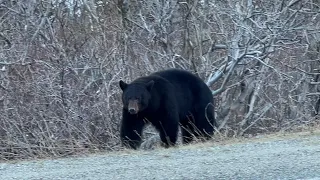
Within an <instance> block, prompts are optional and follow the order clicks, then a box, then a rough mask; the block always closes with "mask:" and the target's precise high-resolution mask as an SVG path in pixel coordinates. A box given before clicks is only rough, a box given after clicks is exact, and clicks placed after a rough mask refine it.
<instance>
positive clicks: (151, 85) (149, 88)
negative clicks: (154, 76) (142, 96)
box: [147, 80, 154, 92]
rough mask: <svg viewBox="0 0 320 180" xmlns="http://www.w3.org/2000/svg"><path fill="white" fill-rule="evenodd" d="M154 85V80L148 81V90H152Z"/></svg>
mask: <svg viewBox="0 0 320 180" xmlns="http://www.w3.org/2000/svg"><path fill="white" fill-rule="evenodd" d="M153 85H154V81H153V80H151V81H149V82H148V83H147V90H148V91H149V92H150V91H151V90H152V88H153Z"/></svg>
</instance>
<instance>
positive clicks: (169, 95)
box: [119, 69, 216, 149]
mask: <svg viewBox="0 0 320 180" xmlns="http://www.w3.org/2000/svg"><path fill="white" fill-rule="evenodd" d="M119 85H120V88H121V89H122V91H123V93H122V102H123V109H122V123H121V129H120V136H121V141H122V144H123V145H125V146H126V147H128V148H133V149H137V148H138V147H139V146H140V144H141V134H142V130H143V128H144V126H145V125H146V124H147V123H151V124H152V125H153V126H154V127H155V128H156V129H157V130H158V132H159V134H160V138H161V141H162V143H163V144H164V146H165V147H169V146H172V145H175V143H176V141H177V136H178V131H179V124H180V125H181V131H182V139H183V143H189V142H190V141H191V140H192V138H193V136H195V137H205V138H206V139H208V138H210V137H211V136H212V135H213V133H214V127H215V126H216V122H215V118H214V105H213V96H212V93H211V91H210V89H209V88H208V86H207V85H206V84H205V83H204V82H203V81H202V80H201V79H200V78H199V77H197V76H195V75H193V74H192V73H190V72H188V71H185V70H179V69H168V70H164V71H159V72H155V73H153V74H151V75H149V76H145V77H140V78H138V79H136V80H134V81H133V82H131V83H130V84H127V83H125V82H123V81H122V80H120V82H119Z"/></svg>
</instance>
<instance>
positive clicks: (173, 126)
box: [154, 115, 179, 148]
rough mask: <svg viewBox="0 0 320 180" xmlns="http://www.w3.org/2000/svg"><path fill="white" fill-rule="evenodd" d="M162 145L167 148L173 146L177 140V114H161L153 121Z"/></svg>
mask: <svg viewBox="0 0 320 180" xmlns="http://www.w3.org/2000/svg"><path fill="white" fill-rule="evenodd" d="M154 125H155V127H156V129H157V130H158V131H159V135H160V138H161V141H162V143H163V145H164V147H166V148H168V147H170V146H174V145H175V144H176V142H177V138H178V131H179V119H178V116H172V115H167V116H162V117H161V119H158V120H157V121H156V122H155V123H154Z"/></svg>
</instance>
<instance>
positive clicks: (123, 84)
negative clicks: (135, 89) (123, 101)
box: [119, 80, 128, 91]
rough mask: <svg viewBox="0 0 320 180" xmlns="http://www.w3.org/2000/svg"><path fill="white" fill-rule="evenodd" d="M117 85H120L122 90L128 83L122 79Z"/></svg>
mask: <svg viewBox="0 0 320 180" xmlns="http://www.w3.org/2000/svg"><path fill="white" fill-rule="evenodd" d="M119 86H120V88H121V90H122V91H124V90H125V89H126V88H127V87H128V84H127V83H125V82H123V81H122V80H120V81H119Z"/></svg>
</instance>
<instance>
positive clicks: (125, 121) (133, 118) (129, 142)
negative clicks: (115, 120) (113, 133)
mask: <svg viewBox="0 0 320 180" xmlns="http://www.w3.org/2000/svg"><path fill="white" fill-rule="evenodd" d="M144 125H145V123H144V121H143V119H142V118H139V117H138V115H137V114H132V115H131V114H129V113H128V112H127V110H123V111H122V123H121V128H120V137H121V142H122V145H123V146H125V147H127V148H132V149H138V148H139V147H140V145H141V141H142V140H141V135H142V129H143V127H144Z"/></svg>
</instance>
